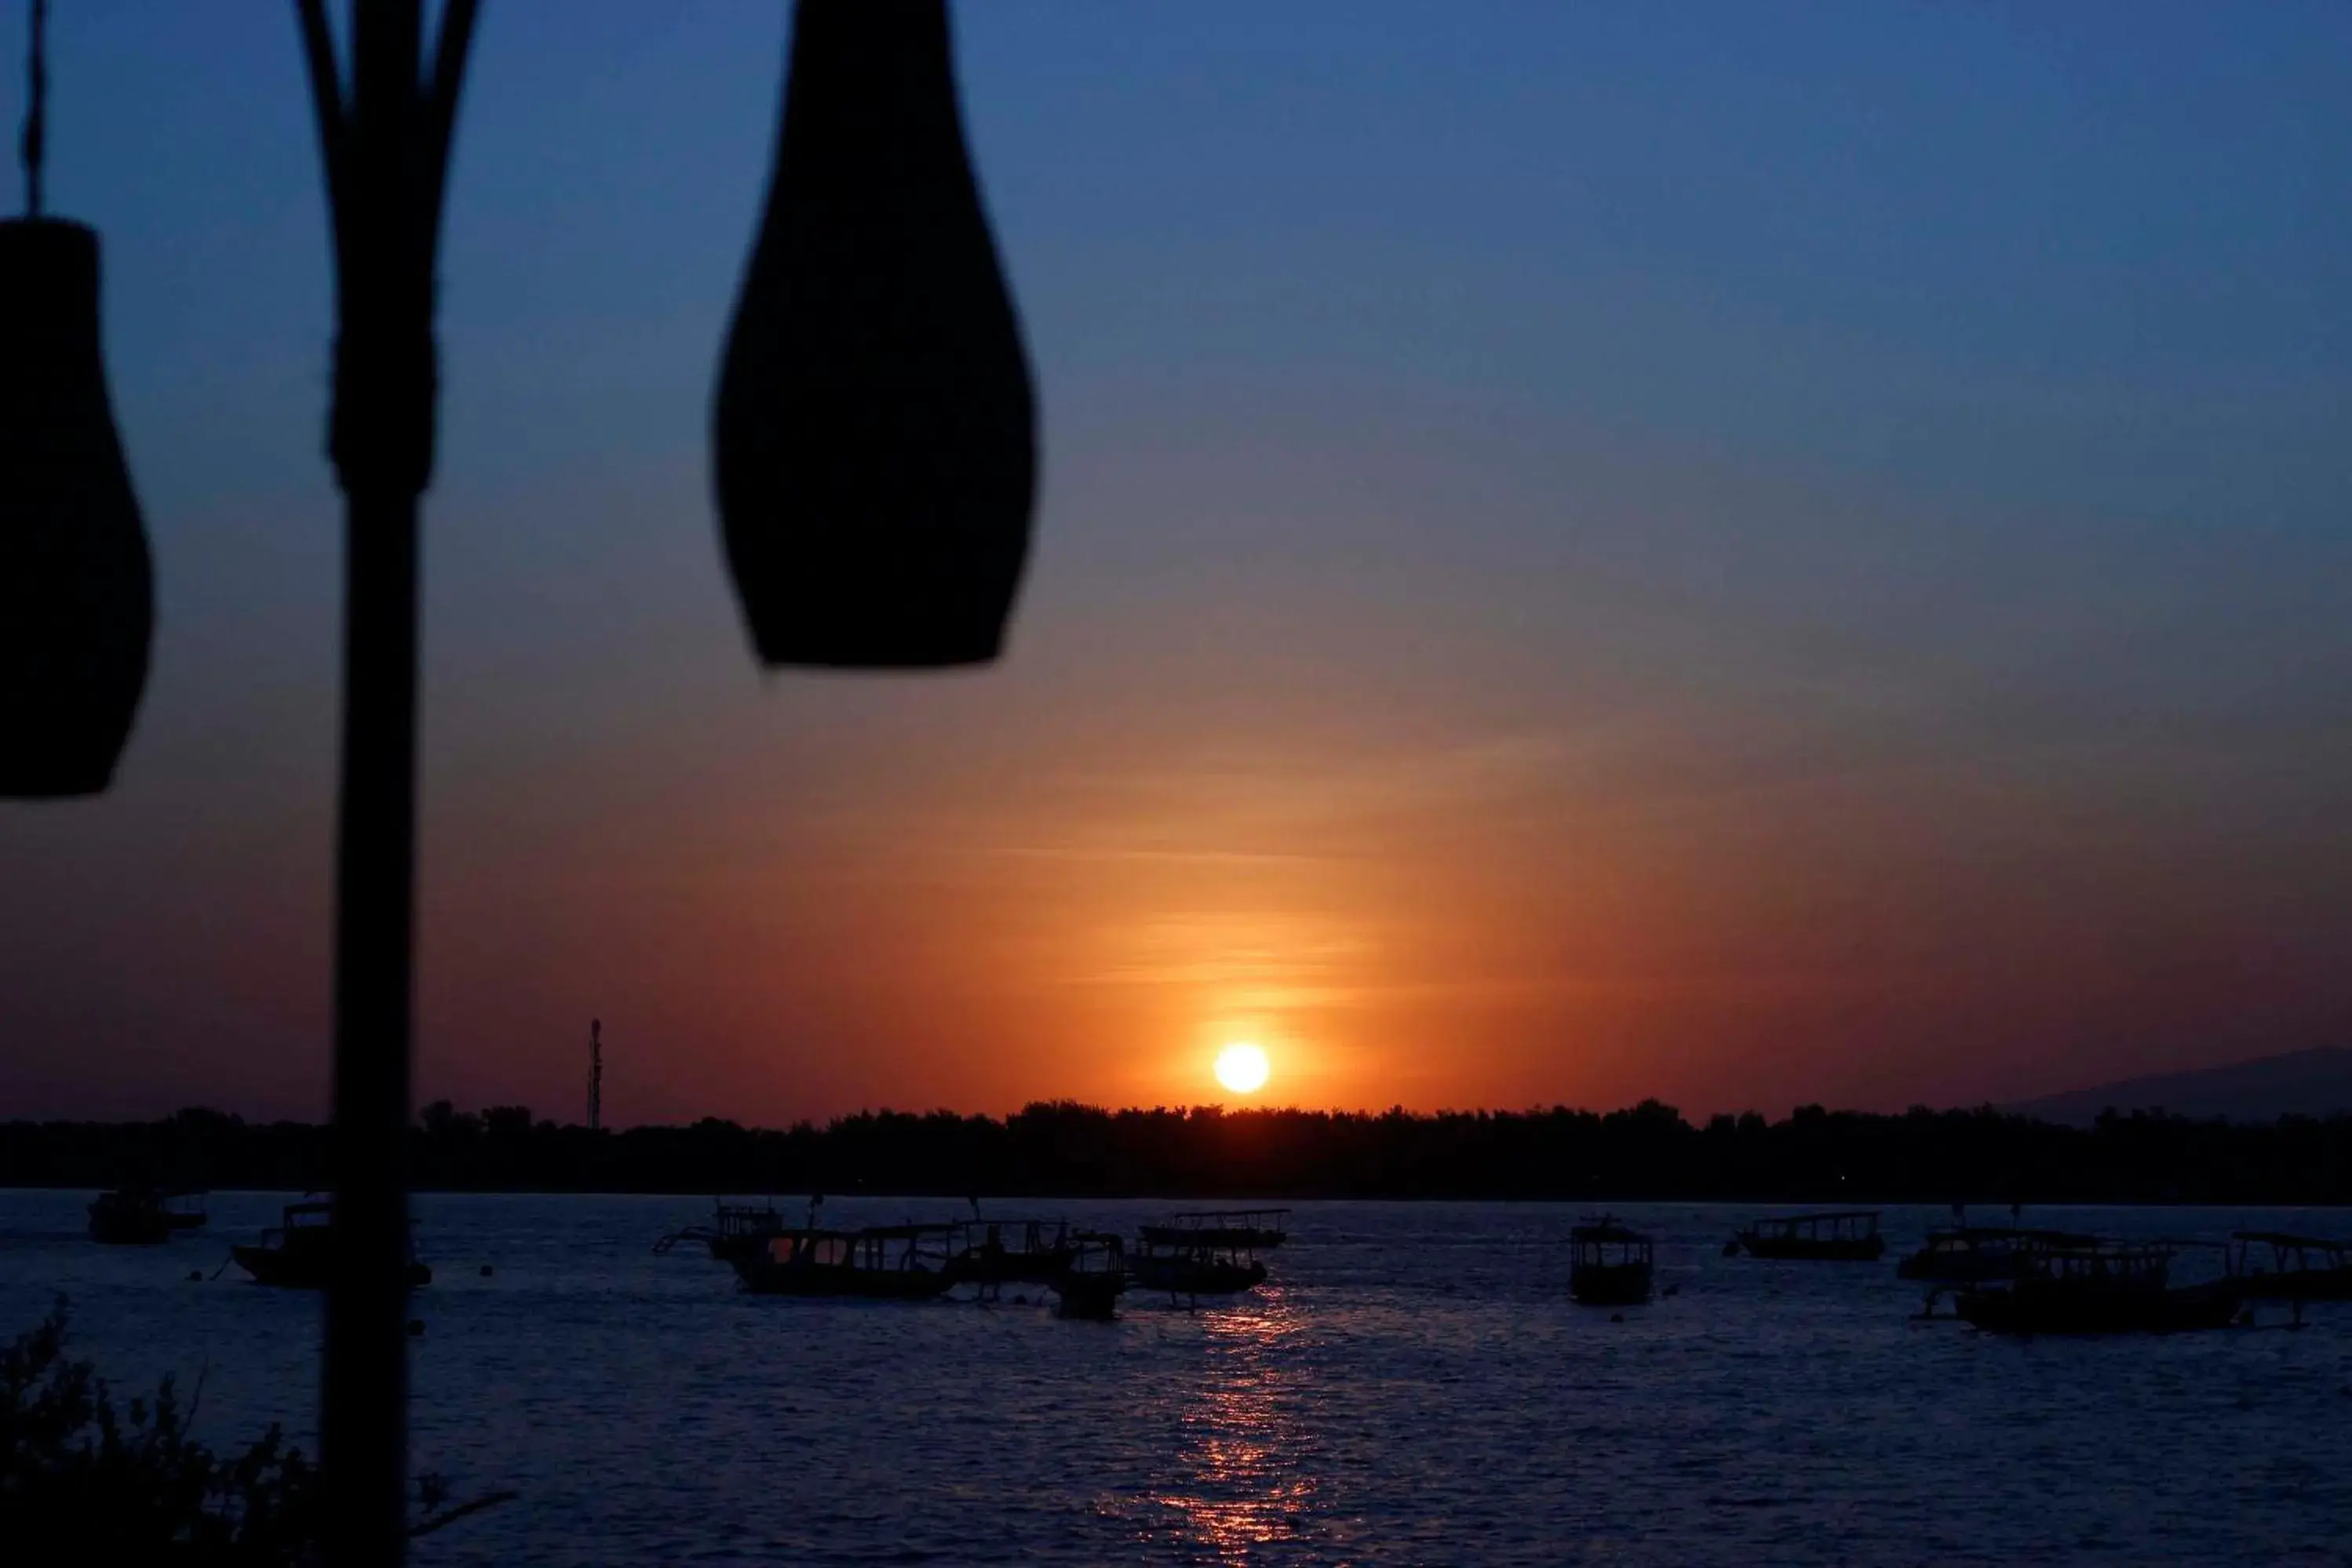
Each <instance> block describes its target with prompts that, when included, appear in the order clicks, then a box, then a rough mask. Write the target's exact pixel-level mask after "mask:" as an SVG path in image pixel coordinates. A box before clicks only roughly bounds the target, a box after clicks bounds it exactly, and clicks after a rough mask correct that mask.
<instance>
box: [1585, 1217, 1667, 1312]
mask: <svg viewBox="0 0 2352 1568" xmlns="http://www.w3.org/2000/svg"><path fill="white" fill-rule="evenodd" d="M1568 1238H1569V1248H1570V1261H1569V1270H1568V1292H1569V1294H1570V1296H1572V1297H1574V1298H1575V1299H1576V1300H1577V1302H1578V1304H1579V1305H1580V1306H1586V1307H1638V1306H1640V1305H1642V1304H1643V1302H1645V1301H1647V1300H1649V1299H1650V1275H1651V1261H1652V1256H1653V1252H1654V1248H1653V1247H1652V1246H1651V1242H1650V1238H1649V1237H1646V1236H1643V1234H1642V1233H1641V1232H1640V1231H1638V1230H1634V1229H1633V1228H1632V1227H1631V1226H1627V1225H1626V1224H1625V1223H1624V1222H1623V1221H1622V1220H1621V1219H1619V1218H1618V1217H1617V1216H1616V1215H1613V1214H1604V1215H1593V1216H1590V1217H1588V1218H1587V1219H1586V1220H1585V1221H1584V1223H1583V1224H1581V1225H1580V1226H1575V1227H1574V1228H1573V1229H1571V1230H1570V1232H1569V1233H1568Z"/></svg>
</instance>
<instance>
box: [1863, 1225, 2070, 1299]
mask: <svg viewBox="0 0 2352 1568" xmlns="http://www.w3.org/2000/svg"><path fill="white" fill-rule="evenodd" d="M2094 1245H2095V1238H2094V1237H2087V1236H2075V1235H2073V1234H2071V1233H2070V1232H2067V1231H2063V1230H2026V1229H2021V1228H2020V1227H2017V1226H1969V1225H1941V1226H1936V1227H1935V1228H1934V1229H1932V1230H1930V1231H1928V1233H1927V1244H1926V1245H1925V1246H1923V1247H1920V1248H1919V1249H1918V1250H1917V1251H1916V1252H1913V1253H1911V1254H1909V1255H1907V1256H1906V1257H1905V1258H1904V1259H1903V1261H1902V1262H1900V1263H1898V1264H1896V1265H1895V1274H1896V1276H1897V1277H1898V1278H1900V1279H1919V1280H1925V1281H1926V1282H1927V1283H1928V1284H1931V1285H1981V1284H1985V1283H1988V1282H1990V1281H1991V1280H1996V1279H2013V1278H2015V1277H2016V1274H2017V1270H2018V1266H2019V1263H2020V1261H2021V1259H2022V1258H2024V1257H2025V1255H2026V1254H2027V1253H2028V1252H2029V1251H2031V1250H2032V1248H2034V1247H2090V1246H2094Z"/></svg>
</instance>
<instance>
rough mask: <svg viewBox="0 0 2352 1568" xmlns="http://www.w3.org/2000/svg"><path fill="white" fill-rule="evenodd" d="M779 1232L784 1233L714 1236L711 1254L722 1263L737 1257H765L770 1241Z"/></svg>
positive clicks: (711, 1238)
mask: <svg viewBox="0 0 2352 1568" xmlns="http://www.w3.org/2000/svg"><path fill="white" fill-rule="evenodd" d="M777 1234H782V1233H781V1232H778V1233H773V1234H772V1235H769V1236H758V1235H751V1234H744V1235H739V1236H713V1237H710V1256H711V1257H713V1258H717V1259H718V1260H719V1262H721V1263H732V1262H734V1261H735V1260H736V1259H738V1258H761V1257H764V1256H765V1255H766V1253H767V1250H768V1243H769V1242H770V1241H771V1240H772V1239H773V1238H774V1235H777Z"/></svg>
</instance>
